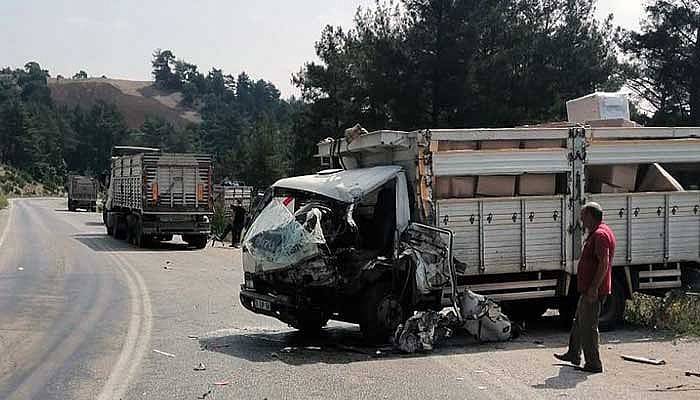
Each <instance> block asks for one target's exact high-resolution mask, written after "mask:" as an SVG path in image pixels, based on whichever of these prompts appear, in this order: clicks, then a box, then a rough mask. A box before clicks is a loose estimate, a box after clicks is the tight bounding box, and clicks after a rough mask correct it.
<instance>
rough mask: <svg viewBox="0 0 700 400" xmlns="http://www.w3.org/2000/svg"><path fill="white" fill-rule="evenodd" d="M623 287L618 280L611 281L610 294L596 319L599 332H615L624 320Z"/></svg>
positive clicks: (622, 283) (624, 302)
mask: <svg viewBox="0 0 700 400" xmlns="http://www.w3.org/2000/svg"><path fill="white" fill-rule="evenodd" d="M625 306H626V301H625V286H624V282H622V281H621V280H620V279H614V278H613V281H612V293H611V294H610V296H608V297H607V298H606V299H605V301H603V304H602V305H601V307H600V315H599V317H598V328H599V329H600V331H601V332H607V331H612V330H615V328H616V327H617V326H618V325H619V324H621V323H622V322H623V321H624V318H625Z"/></svg>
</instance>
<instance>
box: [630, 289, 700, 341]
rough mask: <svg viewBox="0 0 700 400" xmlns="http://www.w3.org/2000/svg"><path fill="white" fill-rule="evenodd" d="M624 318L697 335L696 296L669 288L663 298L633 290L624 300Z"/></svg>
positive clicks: (698, 312)
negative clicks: (625, 303)
mask: <svg viewBox="0 0 700 400" xmlns="http://www.w3.org/2000/svg"><path fill="white" fill-rule="evenodd" d="M625 320H626V321H627V322H629V323H631V324H634V325H640V326H644V327H647V328H651V329H661V330H670V331H672V332H674V333H676V334H679V335H694V336H700V296H697V295H691V294H686V293H684V292H683V291H680V290H673V291H670V292H669V293H667V294H666V296H664V297H654V296H649V295H644V294H640V293H635V294H634V295H633V296H632V299H631V300H629V301H628V302H627V308H626V310H625Z"/></svg>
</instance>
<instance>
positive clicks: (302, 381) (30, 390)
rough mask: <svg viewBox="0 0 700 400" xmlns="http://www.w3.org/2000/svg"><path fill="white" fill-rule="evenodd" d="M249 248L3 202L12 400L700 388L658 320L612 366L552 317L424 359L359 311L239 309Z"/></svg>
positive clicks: (1, 364)
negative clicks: (146, 235) (344, 318)
mask: <svg viewBox="0 0 700 400" xmlns="http://www.w3.org/2000/svg"><path fill="white" fill-rule="evenodd" d="M5 227H6V229H5ZM3 232H4V233H5V234H4V235H3ZM3 238H4V240H3ZM239 256H240V254H239V252H238V250H236V249H231V248H228V247H221V245H220V244H218V245H217V247H214V248H211V247H209V248H207V249H205V250H190V249H187V248H186V247H185V245H184V244H183V243H182V242H169V243H165V244H163V245H161V246H160V247H159V248H156V249H146V250H142V249H137V248H135V247H133V246H130V245H128V244H126V243H124V242H120V241H116V240H114V239H112V238H110V237H108V236H107V235H106V234H105V231H104V227H103V226H102V224H101V216H100V215H99V214H95V213H86V212H74V213H70V212H68V211H67V210H66V204H65V200H62V199H32V200H28V199H25V200H15V201H13V206H12V210H11V212H7V211H2V212H0V399H120V398H121V399H197V398H202V396H204V395H205V394H206V396H205V397H204V398H206V399H208V400H212V399H265V398H267V399H309V398H319V399H328V398H343V399H355V398H361V399H403V398H414V399H422V398H425V399H431V398H435V399H467V398H476V399H588V398H601V399H606V398H616V399H639V398H644V399H646V398H652V399H654V398H659V399H668V398H674V399H676V398H678V399H685V398H687V399H697V398H698V396H700V378H693V377H685V376H684V375H683V371H685V370H699V369H700V360H699V359H698V354H700V343H699V342H698V341H697V340H696V339H692V338H674V337H672V336H670V335H669V334H664V333H656V332H649V331H645V330H635V329H630V328H628V329H625V330H621V331H617V332H614V333H608V334H604V335H603V336H602V344H601V351H602V357H603V362H604V365H605V368H606V372H605V373H604V374H599V375H587V374H583V373H579V372H576V371H574V370H573V369H571V368H570V367H567V366H562V365H561V364H557V363H556V362H554V360H553V359H552V357H551V354H552V353H553V352H561V351H562V350H563V349H564V346H565V344H566V339H567V335H566V333H565V332H562V331H561V330H560V329H558V328H555V327H554V326H555V325H556V321H555V320H553V319H549V320H547V319H545V320H543V321H540V322H538V323H536V324H534V325H532V326H530V327H528V330H527V332H526V333H525V335H524V336H522V337H521V338H519V339H517V340H515V341H511V342H508V343H496V344H478V343H475V342H474V341H473V340H471V339H468V338H465V337H464V336H457V337H454V338H452V339H450V340H449V341H448V342H446V343H444V345H443V346H441V347H439V348H438V349H436V351H434V352H433V353H430V354H422V355H412V356H405V355H399V354H393V353H392V352H388V351H380V353H379V354H377V353H376V351H377V349H376V348H369V347H364V346H363V345H362V343H361V341H360V335H359V330H358V329H357V327H356V326H354V325H349V324H341V323H331V325H330V326H329V327H328V328H326V329H325V330H324V333H323V334H322V336H321V338H319V339H307V338H304V337H301V336H300V335H299V334H297V333H296V332H295V331H294V330H293V329H290V328H288V327H287V326H286V325H284V324H282V323H280V322H278V321H276V320H274V319H271V318H267V317H263V316H259V315H255V314H253V313H250V312H248V311H247V310H245V309H244V308H243V307H242V306H240V304H239V303H238V285H239V283H240V281H241V279H242V271H241V267H240V260H239ZM620 354H633V355H640V356H645V357H657V358H664V359H665V360H666V361H667V365H665V366H659V367H657V366H650V365H643V364H633V363H629V362H626V361H622V360H621V359H620V357H619V355H620ZM200 363H203V364H204V366H205V367H206V370H204V371H195V370H194V369H195V367H197V366H198V365H199V364H200Z"/></svg>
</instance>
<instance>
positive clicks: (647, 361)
mask: <svg viewBox="0 0 700 400" xmlns="http://www.w3.org/2000/svg"><path fill="white" fill-rule="evenodd" d="M620 357H622V359H623V360H627V361H633V362H638V363H642V364H651V365H665V364H666V361H664V360H657V359H655V358H646V357H637V356H629V355H626V354H623V355H621V356H620Z"/></svg>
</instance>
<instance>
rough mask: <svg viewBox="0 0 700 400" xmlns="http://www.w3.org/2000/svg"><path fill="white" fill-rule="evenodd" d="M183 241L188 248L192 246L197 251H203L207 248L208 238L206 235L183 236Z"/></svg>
mask: <svg viewBox="0 0 700 400" xmlns="http://www.w3.org/2000/svg"><path fill="white" fill-rule="evenodd" d="M183 240H184V241H185V242H187V244H189V245H190V246H194V247H195V248H197V249H203V248H205V247H207V242H208V241H209V236H207V235H185V236H183Z"/></svg>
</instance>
